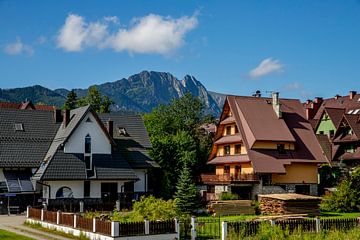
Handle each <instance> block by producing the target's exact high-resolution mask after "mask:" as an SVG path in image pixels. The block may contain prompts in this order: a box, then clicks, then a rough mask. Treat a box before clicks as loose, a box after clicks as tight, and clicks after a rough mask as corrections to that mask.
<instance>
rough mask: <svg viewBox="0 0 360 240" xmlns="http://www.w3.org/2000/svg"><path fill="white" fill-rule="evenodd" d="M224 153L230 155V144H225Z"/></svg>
mask: <svg viewBox="0 0 360 240" xmlns="http://www.w3.org/2000/svg"><path fill="white" fill-rule="evenodd" d="M224 155H230V145H226V146H224Z"/></svg>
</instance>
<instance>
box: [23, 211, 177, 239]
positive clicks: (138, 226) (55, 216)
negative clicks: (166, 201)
mask: <svg viewBox="0 0 360 240" xmlns="http://www.w3.org/2000/svg"><path fill="white" fill-rule="evenodd" d="M27 218H31V219H35V220H39V221H42V222H48V223H52V224H58V225H61V226H64V227H65V226H66V227H71V228H75V229H81V230H83V231H87V232H95V233H100V234H102V235H107V236H112V237H118V236H143V235H150V234H151V235H157V234H173V233H176V231H179V226H178V227H176V225H177V224H178V222H177V221H174V220H169V221H147V220H146V221H142V222H129V223H119V222H110V221H104V220H100V219H96V218H94V219H92V218H85V217H84V216H81V215H78V214H73V213H62V212H60V211H58V212H52V211H46V210H44V209H36V208H31V207H28V211H27Z"/></svg>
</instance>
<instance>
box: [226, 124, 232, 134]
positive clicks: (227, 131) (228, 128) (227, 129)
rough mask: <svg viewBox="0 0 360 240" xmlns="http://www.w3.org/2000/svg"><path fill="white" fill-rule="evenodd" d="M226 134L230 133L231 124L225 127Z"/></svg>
mask: <svg viewBox="0 0 360 240" xmlns="http://www.w3.org/2000/svg"><path fill="white" fill-rule="evenodd" d="M226 135H231V126H227V127H226Z"/></svg>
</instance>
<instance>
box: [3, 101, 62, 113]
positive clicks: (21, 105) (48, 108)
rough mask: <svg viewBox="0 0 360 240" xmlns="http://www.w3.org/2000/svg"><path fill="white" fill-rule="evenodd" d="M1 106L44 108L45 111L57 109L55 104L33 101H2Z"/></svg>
mask: <svg viewBox="0 0 360 240" xmlns="http://www.w3.org/2000/svg"><path fill="white" fill-rule="evenodd" d="M0 108H13V109H32V110H44V111H53V110H55V109H56V107H55V106H49V105H33V104H32V102H31V101H27V102H22V103H10V102H0Z"/></svg>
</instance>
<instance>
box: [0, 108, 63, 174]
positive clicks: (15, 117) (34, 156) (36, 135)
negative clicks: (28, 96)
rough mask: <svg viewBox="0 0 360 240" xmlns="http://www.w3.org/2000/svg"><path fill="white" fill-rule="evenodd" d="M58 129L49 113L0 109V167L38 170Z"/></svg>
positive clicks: (51, 113)
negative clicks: (19, 127) (20, 126)
mask: <svg viewBox="0 0 360 240" xmlns="http://www.w3.org/2000/svg"><path fill="white" fill-rule="evenodd" d="M15 123H21V124H22V126H23V131H15ZM59 125H60V124H59V123H55V120H54V113H53V112H52V111H39V110H38V111H33V110H20V109H0V167H38V166H39V165H40V163H41V162H42V160H43V159H44V156H45V154H46V152H47V150H48V149H49V146H50V144H51V142H52V139H53V138H54V136H55V134H56V131H57V129H58V128H59Z"/></svg>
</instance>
